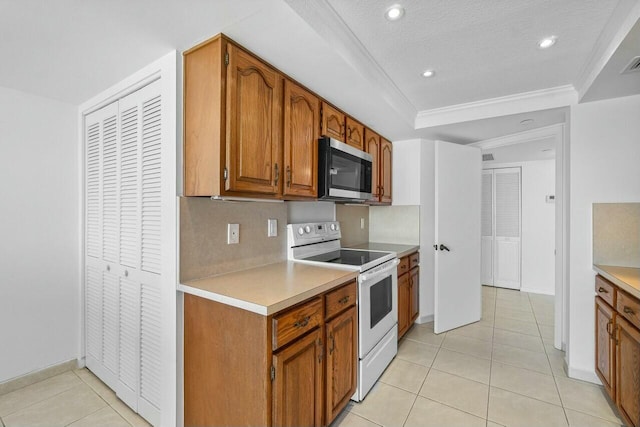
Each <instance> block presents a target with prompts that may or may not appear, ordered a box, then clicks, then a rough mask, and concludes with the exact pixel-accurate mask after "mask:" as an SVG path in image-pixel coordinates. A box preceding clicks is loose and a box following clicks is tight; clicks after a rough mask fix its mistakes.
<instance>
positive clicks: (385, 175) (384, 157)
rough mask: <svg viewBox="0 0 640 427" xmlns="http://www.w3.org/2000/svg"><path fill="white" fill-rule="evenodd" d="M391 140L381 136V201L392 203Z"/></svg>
mask: <svg viewBox="0 0 640 427" xmlns="http://www.w3.org/2000/svg"><path fill="white" fill-rule="evenodd" d="M392 150H393V148H392V146H391V142H389V141H387V140H386V139H384V138H382V137H381V138H380V186H381V187H382V188H381V191H380V193H381V194H380V202H382V203H388V204H391V191H392V188H391V161H392V158H391V154H392Z"/></svg>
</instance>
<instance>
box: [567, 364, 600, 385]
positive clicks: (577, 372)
mask: <svg viewBox="0 0 640 427" xmlns="http://www.w3.org/2000/svg"><path fill="white" fill-rule="evenodd" d="M564 370H565V371H566V372H567V375H568V376H569V378H573V379H576V380H581V381H587V382H590V383H594V384H597V385H602V382H601V381H600V378H598V376H597V375H596V373H595V371H588V370H586V369H577V368H571V367H568V366H567V362H566V361H565V362H564Z"/></svg>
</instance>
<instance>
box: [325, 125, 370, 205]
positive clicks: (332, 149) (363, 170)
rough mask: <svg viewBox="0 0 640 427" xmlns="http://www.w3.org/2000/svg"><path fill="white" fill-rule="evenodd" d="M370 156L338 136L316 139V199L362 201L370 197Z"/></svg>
mask: <svg viewBox="0 0 640 427" xmlns="http://www.w3.org/2000/svg"><path fill="white" fill-rule="evenodd" d="M371 176H372V158H371V155H370V154H369V153H365V152H364V151H362V150H358V149H357V148H354V147H352V146H350V145H347V144H345V143H344V142H340V141H338V140H337V139H333V138H329V137H322V138H320V139H319V141H318V199H321V200H336V201H365V200H369V199H371Z"/></svg>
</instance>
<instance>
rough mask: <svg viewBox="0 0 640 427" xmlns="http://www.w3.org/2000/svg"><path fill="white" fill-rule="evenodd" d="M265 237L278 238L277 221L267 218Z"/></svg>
mask: <svg viewBox="0 0 640 427" xmlns="http://www.w3.org/2000/svg"><path fill="white" fill-rule="evenodd" d="M267 237H278V220H277V219H271V218H269V219H268V220H267Z"/></svg>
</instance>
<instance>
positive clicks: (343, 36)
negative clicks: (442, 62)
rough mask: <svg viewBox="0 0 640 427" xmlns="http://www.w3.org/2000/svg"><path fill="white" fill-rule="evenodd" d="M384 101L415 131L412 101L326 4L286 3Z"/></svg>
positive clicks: (304, 0)
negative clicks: (378, 93) (379, 94)
mask: <svg viewBox="0 0 640 427" xmlns="http://www.w3.org/2000/svg"><path fill="white" fill-rule="evenodd" d="M285 1H286V3H287V4H288V5H289V7H291V9H292V10H293V11H294V12H295V13H297V14H298V15H299V16H300V17H301V18H302V19H303V20H304V21H305V22H306V23H307V24H308V25H309V26H310V27H311V28H312V29H313V30H314V31H315V32H316V33H318V35H320V37H322V38H323V39H324V40H325V41H326V42H327V43H328V44H329V45H330V46H331V47H332V48H333V49H334V50H335V51H336V52H337V53H338V55H340V56H341V57H342V58H343V59H344V60H345V61H346V62H347V64H349V65H350V66H351V67H352V68H353V69H354V70H356V72H358V73H359V74H360V75H361V76H362V77H363V78H364V79H365V80H366V81H368V82H369V83H370V84H371V85H372V86H373V87H375V88H376V90H378V91H379V92H380V93H381V95H382V96H381V97H382V98H383V99H384V101H385V102H386V103H387V104H388V105H390V106H391V107H392V108H393V109H394V110H396V111H398V112H399V113H400V116H401V117H403V118H406V119H405V120H406V122H407V124H409V125H411V126H412V127H413V125H414V121H415V117H416V113H417V112H418V109H417V108H416V107H415V106H414V105H413V104H412V103H411V102H410V101H409V99H408V98H407V97H406V96H405V95H404V93H402V91H401V90H400V89H399V88H398V86H396V84H395V83H394V82H393V80H391V78H390V77H389V76H388V75H387V73H386V72H385V71H384V70H383V69H382V67H381V66H380V64H378V63H377V62H376V60H375V59H374V58H373V56H372V55H371V53H370V52H369V51H368V50H367V49H366V48H365V47H364V45H363V44H362V42H361V41H360V39H358V38H357V37H356V35H355V34H353V32H352V31H351V29H350V28H349V26H348V25H347V24H346V23H345V22H344V20H343V19H342V17H341V16H340V15H339V14H338V12H336V10H335V9H334V8H333V7H332V6H331V5H330V4H329V2H328V1H327V0H314V1H308V0H285Z"/></svg>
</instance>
